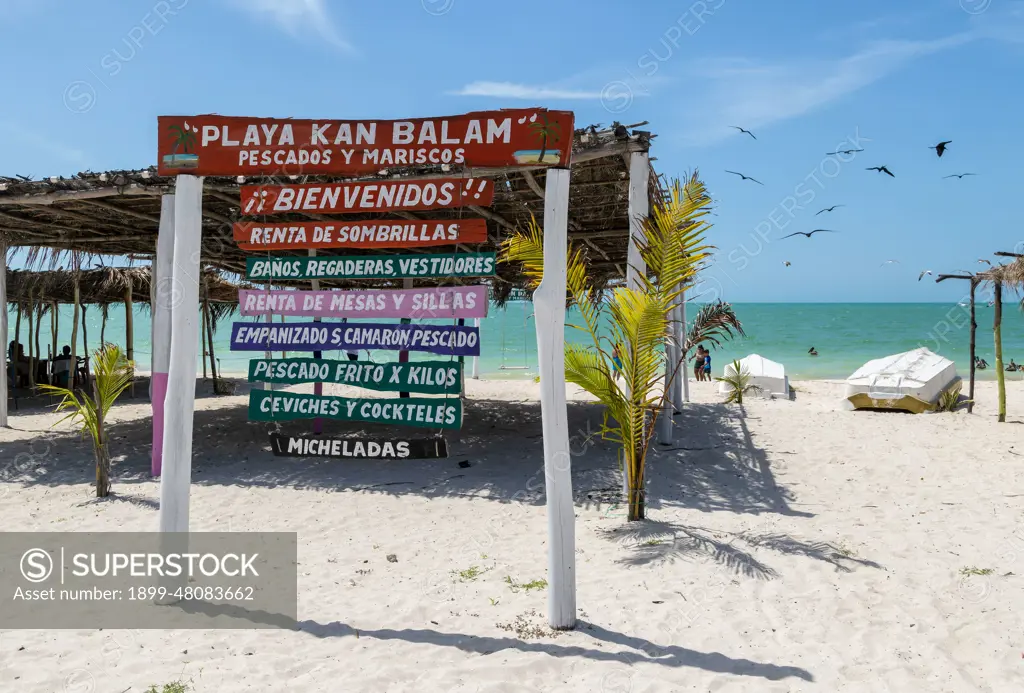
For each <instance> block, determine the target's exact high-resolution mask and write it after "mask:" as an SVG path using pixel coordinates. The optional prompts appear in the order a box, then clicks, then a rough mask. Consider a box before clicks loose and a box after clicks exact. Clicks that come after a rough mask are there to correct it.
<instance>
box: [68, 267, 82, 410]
mask: <svg viewBox="0 0 1024 693" xmlns="http://www.w3.org/2000/svg"><path fill="white" fill-rule="evenodd" d="M79 269H80V268H79V267H76V268H75V276H74V299H73V301H72V304H73V305H74V308H73V310H72V311H71V375H70V376H68V389H69V390H74V389H75V378H76V377H77V375H78V320H79V317H78V314H79V311H80V310H81V298H82V296H81V291H80V288H81V287H79V284H78V271H79Z"/></svg>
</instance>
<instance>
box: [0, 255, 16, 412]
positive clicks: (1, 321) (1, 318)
mask: <svg viewBox="0 0 1024 693" xmlns="http://www.w3.org/2000/svg"><path fill="white" fill-rule="evenodd" d="M0 260H3V263H2V265H0V348H3V350H4V357H3V364H4V368H3V371H4V372H3V377H0V428H7V242H6V241H5V240H3V239H0ZM12 366H14V368H17V366H15V365H14V364H12Z"/></svg>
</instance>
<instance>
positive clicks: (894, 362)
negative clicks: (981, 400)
mask: <svg viewBox="0 0 1024 693" xmlns="http://www.w3.org/2000/svg"><path fill="white" fill-rule="evenodd" d="M959 382H960V376H958V375H957V374H956V365H955V364H954V363H953V362H952V361H950V360H949V359H947V358H944V357H942V356H939V355H938V354H936V353H934V352H932V351H931V350H929V349H927V348H925V347H921V348H919V349H914V350H912V351H905V352H903V353H902V354H892V355H891V356H886V357H884V358H880V359H874V360H873V361H868V362H867V363H865V364H864V365H863V366H861V367H860V368H858V369H857V371H856V372H855V373H854V374H853V375H851V376H850V377H849V378H847V379H846V393H845V394H846V399H845V400H844V406H845V407H846V408H847V409H897V410H901V411H909V412H912V413H914V414H920V413H922V412H926V411H932V410H934V409H935V407H936V405H937V404H938V402H939V398H940V397H941V396H942V393H943V392H945V391H946V390H948V389H949V388H951V387H954V386H956V384H957V383H959Z"/></svg>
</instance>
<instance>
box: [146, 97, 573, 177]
mask: <svg viewBox="0 0 1024 693" xmlns="http://www.w3.org/2000/svg"><path fill="white" fill-rule="evenodd" d="M158 128H159V135H158V141H159V145H158V171H159V173H160V175H168V176H169V175H175V174H178V173H190V174H194V175H199V176H236V175H243V176H245V175H249V176H251V175H277V174H282V175H301V174H347V175H353V174H366V173H372V172H376V171H379V170H381V169H384V168H392V167H408V166H431V165H442V164H448V165H451V166H454V167H477V166H490V167H500V166H567V165H568V164H569V158H570V154H571V152H572V140H573V114H572V113H571V112H569V111H549V110H547V109H543V108H524V109H513V110H500V111H480V112H476V113H466V114H464V115H459V116H450V117H441V118H417V119H411V120H377V121H358V120H327V119H325V120H291V119H283V118H246V117H230V116H219V115H194V116H160V118H159V119H158Z"/></svg>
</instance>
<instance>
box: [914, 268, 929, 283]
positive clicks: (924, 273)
mask: <svg viewBox="0 0 1024 693" xmlns="http://www.w3.org/2000/svg"><path fill="white" fill-rule="evenodd" d="M926 274H927V275H928V276H931V274H932V271H931V270H925V271H924V272H921V274H919V275H917V281H921V280H922V279H924V275H926Z"/></svg>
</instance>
